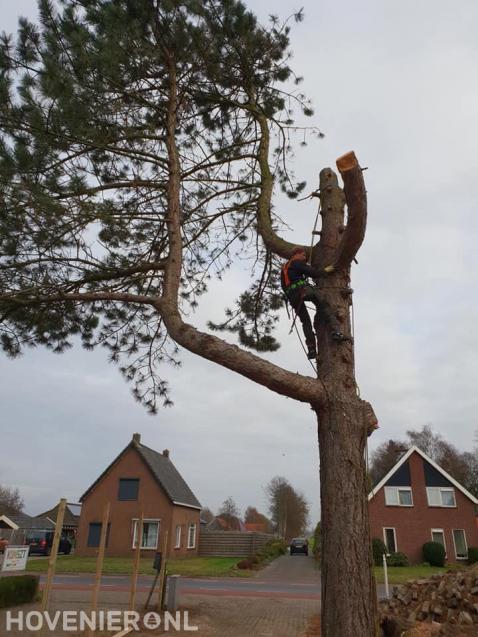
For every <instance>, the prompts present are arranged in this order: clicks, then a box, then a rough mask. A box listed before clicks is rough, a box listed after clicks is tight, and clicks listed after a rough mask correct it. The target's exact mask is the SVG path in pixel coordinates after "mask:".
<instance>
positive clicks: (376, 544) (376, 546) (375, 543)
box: [372, 537, 387, 566]
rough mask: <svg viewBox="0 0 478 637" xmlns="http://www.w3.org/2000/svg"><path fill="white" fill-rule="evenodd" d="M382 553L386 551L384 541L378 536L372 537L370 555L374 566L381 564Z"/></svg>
mask: <svg viewBox="0 0 478 637" xmlns="http://www.w3.org/2000/svg"><path fill="white" fill-rule="evenodd" d="M384 553H385V554H386V553H387V547H386V546H385V542H384V541H383V540H381V539H380V538H379V537H374V538H372V556H373V563H374V564H375V566H382V564H383V555H384Z"/></svg>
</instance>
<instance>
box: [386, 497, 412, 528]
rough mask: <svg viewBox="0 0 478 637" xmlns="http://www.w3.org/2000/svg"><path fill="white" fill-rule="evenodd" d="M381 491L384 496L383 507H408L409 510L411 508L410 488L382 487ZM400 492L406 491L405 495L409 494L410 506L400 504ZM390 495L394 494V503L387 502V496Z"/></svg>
mask: <svg viewBox="0 0 478 637" xmlns="http://www.w3.org/2000/svg"><path fill="white" fill-rule="evenodd" d="M383 490H384V495H385V506H388V507H409V508H410V507H412V506H413V492H412V487H384V488H383ZM400 491H406V492H407V493H410V498H411V504H400ZM392 493H395V494H396V499H397V502H396V503H389V502H387V494H392ZM387 528H391V527H387Z"/></svg>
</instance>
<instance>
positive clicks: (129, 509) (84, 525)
mask: <svg viewBox="0 0 478 637" xmlns="http://www.w3.org/2000/svg"><path fill="white" fill-rule="evenodd" d="M120 478H139V481H140V482H139V494H138V500H137V501H120V500H118V485H119V479H120ZM106 502H110V505H111V509H110V524H111V526H110V534H109V541H108V547H107V549H106V555H109V556H117V557H124V556H129V555H133V553H134V551H133V548H132V546H133V519H139V517H140V514H141V509H143V512H144V518H145V519H147V518H150V519H159V520H160V521H161V524H160V537H159V542H158V548H157V549H154V550H151V549H143V550H142V551H141V554H142V557H151V559H153V557H154V553H155V552H156V551H159V550H161V549H162V542H163V538H164V533H165V531H166V529H167V530H168V540H169V541H168V544H169V547H170V550H169V555H171V556H172V555H174V554H175V550H174V539H175V534H174V533H175V531H174V529H175V527H174V524H175V520H176V519H180V520H181V523H183V524H185V525H186V524H188V523H190V522H194V523H196V524H197V528H198V537H199V511H198V510H196V509H188V508H186V507H178V506H175V505H173V504H172V503H171V502H170V500H169V498H168V497H167V496H166V495H165V493H164V492H163V490H162V489H161V488H160V486H159V485H158V483H157V482H156V480H155V478H154V477H153V475H152V473H151V472H150V470H149V469H148V467H147V466H146V465H145V464H144V462H143V461H142V459H141V458H140V456H139V455H138V453H137V452H136V450H135V449H133V448H130V449H128V450H127V451H126V452H125V453H124V455H123V456H122V457H121V458H120V460H119V461H118V462H117V463H116V464H115V465H114V466H113V467H111V469H110V470H109V472H108V473H107V474H106V476H105V477H104V478H103V479H102V480H101V481H100V482H99V483H98V484H97V485H96V486H95V487H94V489H93V490H92V491H91V493H90V494H89V495H88V496H87V497H86V498H85V500H84V502H83V507H82V510H81V517H80V523H79V527H78V540H77V547H76V551H75V552H76V554H77V555H84V556H88V555H96V554H97V551H98V549H97V548H93V547H88V546H87V543H88V530H89V525H90V523H91V522H101V520H102V517H103V508H104V506H105V503H106ZM184 553H185V554H193V555H197V542H196V549H190V550H186V551H184Z"/></svg>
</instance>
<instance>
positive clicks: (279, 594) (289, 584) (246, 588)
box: [41, 555, 383, 600]
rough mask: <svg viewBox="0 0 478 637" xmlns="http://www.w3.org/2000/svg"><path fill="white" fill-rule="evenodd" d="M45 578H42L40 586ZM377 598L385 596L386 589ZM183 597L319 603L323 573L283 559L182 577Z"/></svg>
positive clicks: (71, 584) (118, 588)
mask: <svg viewBox="0 0 478 637" xmlns="http://www.w3.org/2000/svg"><path fill="white" fill-rule="evenodd" d="M44 581H45V575H42V576H41V582H42V583H43V582H44ZM93 582H94V575H92V574H78V575H56V576H55V579H54V588H55V589H57V590H65V591H67V590H70V591H88V590H91V588H92V586H93ZM152 582H153V577H151V576H140V577H139V578H138V593H146V592H148V591H149V590H150V588H151V584H152ZM130 583H131V578H130V577H129V576H127V575H105V576H103V578H102V580H101V590H103V591H110V592H128V591H129V590H130ZM377 588H378V594H379V596H380V597H382V596H383V585H379V586H378V587H377ZM180 592H181V594H182V595H199V596H215V597H222V596H233V597H256V598H260V597H274V598H287V599H304V600H318V599H320V571H319V570H318V568H317V565H316V562H315V560H314V559H313V558H312V557H306V556H305V555H292V556H291V555H283V556H282V557H279V558H278V559H277V560H274V561H273V562H272V563H271V564H269V566H267V567H266V568H265V569H263V570H261V571H259V572H258V573H257V575H256V576H255V577H252V578H235V577H224V578H203V579H199V578H189V577H181V579H180Z"/></svg>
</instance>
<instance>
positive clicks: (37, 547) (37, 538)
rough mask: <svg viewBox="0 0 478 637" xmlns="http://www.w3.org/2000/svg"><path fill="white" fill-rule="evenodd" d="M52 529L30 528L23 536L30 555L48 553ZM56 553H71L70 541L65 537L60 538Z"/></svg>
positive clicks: (51, 541) (49, 551)
mask: <svg viewBox="0 0 478 637" xmlns="http://www.w3.org/2000/svg"><path fill="white" fill-rule="evenodd" d="M53 536H54V533H53V531H41V530H40V531H39V530H37V529H34V530H33V529H32V530H31V531H28V533H27V534H26V536H25V544H28V545H29V546H30V555H50V553H51V547H52V544H53ZM58 553H64V554H65V555H69V554H70V553H71V542H70V540H69V539H68V538H66V537H63V536H62V537H61V538H60V544H59V546H58Z"/></svg>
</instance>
